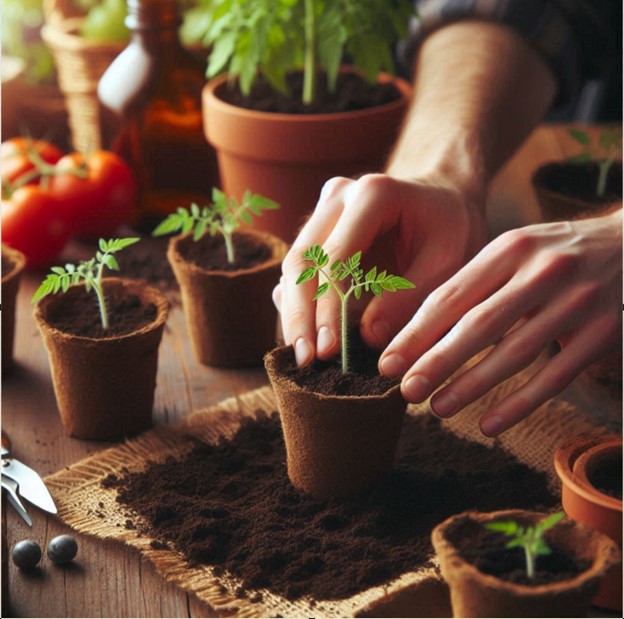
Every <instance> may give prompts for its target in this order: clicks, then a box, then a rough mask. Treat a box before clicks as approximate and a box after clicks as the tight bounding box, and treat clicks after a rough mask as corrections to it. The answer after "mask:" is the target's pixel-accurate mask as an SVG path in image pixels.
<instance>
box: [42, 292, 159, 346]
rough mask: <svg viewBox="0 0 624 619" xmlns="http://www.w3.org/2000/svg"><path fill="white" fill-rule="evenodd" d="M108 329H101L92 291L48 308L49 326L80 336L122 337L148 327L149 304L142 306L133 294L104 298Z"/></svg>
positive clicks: (154, 311)
mask: <svg viewBox="0 0 624 619" xmlns="http://www.w3.org/2000/svg"><path fill="white" fill-rule="evenodd" d="M106 306H107V309H108V321H109V327H108V329H106V330H104V329H103V328H102V319H101V317H100V311H99V307H98V302H97V297H96V296H95V294H94V293H93V292H90V293H86V292H82V293H81V294H80V295H72V297H71V299H70V298H69V297H66V302H65V303H59V304H58V305H57V306H56V307H51V308H50V310H49V313H48V315H47V322H48V324H49V325H50V326H52V327H54V328H56V329H58V330H59V331H63V332H64V333H70V334H72V335H79V336H82V337H92V338H105V337H114V336H119V335H125V334H126V333H131V332H132V331H135V330H136V329H140V328H142V327H144V326H147V325H148V324H150V323H151V322H152V321H153V320H154V319H155V318H156V314H157V309H156V306H155V305H154V304H153V303H149V304H147V305H144V304H143V303H141V299H140V298H139V297H138V296H137V295H135V294H129V295H126V296H124V297H120V298H117V297H115V298H111V297H109V296H107V298H106Z"/></svg>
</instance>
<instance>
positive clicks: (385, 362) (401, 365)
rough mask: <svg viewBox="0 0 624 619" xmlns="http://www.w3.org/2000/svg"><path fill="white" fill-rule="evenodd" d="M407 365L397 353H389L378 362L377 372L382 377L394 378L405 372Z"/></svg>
mask: <svg viewBox="0 0 624 619" xmlns="http://www.w3.org/2000/svg"><path fill="white" fill-rule="evenodd" d="M407 367H408V365H407V363H406V361H405V359H403V357H401V355H399V354H398V353H395V352H393V353H390V354H389V355H388V356H387V357H384V358H383V359H382V360H381V361H380V362H379V370H380V372H381V373H382V374H383V375H384V376H388V377H389V378H394V377H395V376H400V375H401V374H403V373H404V372H405V370H407Z"/></svg>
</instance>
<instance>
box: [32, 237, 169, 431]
mask: <svg viewBox="0 0 624 619" xmlns="http://www.w3.org/2000/svg"><path fill="white" fill-rule="evenodd" d="M138 240H139V239H137V238H126V239H110V240H109V241H105V240H103V239H100V241H99V250H98V251H97V252H96V255H95V257H94V258H91V259H90V260H85V261H83V262H81V263H80V264H78V265H73V264H66V265H65V266H64V267H52V271H51V273H50V274H49V275H48V276H47V277H46V278H45V280H44V281H43V283H42V284H41V286H40V287H39V288H38V289H37V291H36V292H35V294H34V296H33V303H36V307H35V319H36V321H37V324H38V326H39V329H40V331H41V334H42V335H43V340H44V343H45V345H46V348H47V349H48V355H49V357H50V365H51V370H52V379H53V383H54V393H55V395H56V401H57V404H58V408H59V412H60V415H61V419H62V422H63V425H64V427H65V430H66V431H67V433H68V434H69V435H70V436H73V437H76V438H84V439H97V440H114V439H119V438H122V437H124V436H126V435H130V434H136V433H138V432H141V431H143V430H145V429H147V428H149V427H150V425H151V422H152V407H153V403H154V390H155V387H156V372H157V366H158V347H159V345H160V340H161V338H162V332H163V328H164V324H165V320H166V318H167V314H168V311H169V304H168V302H167V300H166V298H165V297H164V296H163V295H162V293H161V292H159V291H158V290H156V289H155V288H152V287H150V286H147V285H146V284H144V283H143V282H139V281H133V280H124V279H120V278H116V277H111V278H103V273H104V269H105V268H107V269H111V270H114V271H116V270H118V269H119V266H118V263H117V259H116V258H115V254H117V253H118V252H119V251H121V250H123V249H124V248H125V247H128V246H129V245H132V244H133V243H136V242H137V241H138ZM59 292H62V294H61V295H59V296H55V295H56V293H59Z"/></svg>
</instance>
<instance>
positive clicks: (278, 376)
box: [264, 345, 407, 406]
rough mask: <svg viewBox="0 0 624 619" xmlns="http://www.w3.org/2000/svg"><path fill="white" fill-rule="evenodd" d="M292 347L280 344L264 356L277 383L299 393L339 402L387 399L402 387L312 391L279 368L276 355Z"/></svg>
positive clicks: (266, 365) (399, 385) (265, 362)
mask: <svg viewBox="0 0 624 619" xmlns="http://www.w3.org/2000/svg"><path fill="white" fill-rule="evenodd" d="M291 348H292V345H290V346H278V347H277V348H274V349H273V350H270V351H269V352H268V353H267V354H266V355H265V356H264V364H265V367H266V368H267V370H268V369H269V366H271V370H272V377H273V380H274V381H275V382H276V383H279V384H280V386H281V387H282V388H287V389H289V390H291V391H294V392H298V393H305V394H307V395H313V396H316V398H317V399H319V400H322V401H337V402H341V401H353V400H364V401H371V400H385V399H386V398H389V397H390V396H392V395H394V394H395V393H396V392H397V391H400V389H401V384H400V383H399V384H398V385H395V386H394V387H390V389H388V390H387V391H385V392H384V393H381V394H378V395H327V394H325V393H318V392H316V391H310V390H309V389H304V388H303V387H301V386H300V385H298V384H297V383H296V382H295V381H294V380H292V379H290V378H287V377H286V376H284V375H283V374H282V373H281V372H280V371H279V369H278V363H277V360H276V358H275V356H276V355H278V354H280V353H281V352H282V351H285V350H288V349H291ZM405 405H406V406H407V402H406V403H405Z"/></svg>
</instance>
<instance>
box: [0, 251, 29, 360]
mask: <svg viewBox="0 0 624 619" xmlns="http://www.w3.org/2000/svg"><path fill="white" fill-rule="evenodd" d="M25 266H26V256H24V254H23V253H22V252H21V251H17V249H13V248H12V247H9V246H8V245H4V244H3V245H2V372H6V371H7V370H8V369H10V368H11V367H12V366H13V341H14V340H15V301H16V299H17V291H18V290H19V283H20V279H21V277H22V271H23V270H24V267H25Z"/></svg>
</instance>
